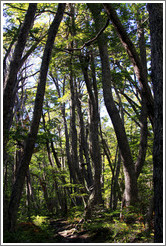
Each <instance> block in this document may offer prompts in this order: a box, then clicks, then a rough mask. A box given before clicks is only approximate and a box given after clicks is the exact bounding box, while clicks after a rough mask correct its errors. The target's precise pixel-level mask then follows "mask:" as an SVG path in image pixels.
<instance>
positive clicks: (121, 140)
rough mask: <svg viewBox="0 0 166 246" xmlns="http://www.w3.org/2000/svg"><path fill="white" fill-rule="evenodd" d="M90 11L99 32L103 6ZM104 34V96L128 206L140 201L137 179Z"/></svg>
mask: <svg viewBox="0 0 166 246" xmlns="http://www.w3.org/2000/svg"><path fill="white" fill-rule="evenodd" d="M88 6H89V8H90V10H91V11H92V14H93V18H94V20H95V27H96V30H97V32H98V31H99V30H100V29H99V28H101V24H102V23H103V19H102V17H101V15H100V12H101V6H100V5H95V6H94V5H93V4H88ZM105 40H106V39H105V36H104V34H101V35H100V36H99V38H98V46H99V52H100V57H101V65H102V84H103V96H104V101H105V105H106V108H107V111H108V113H109V115H110V118H111V120H112V123H113V126H114V129H115V132H116V136H117V140H118V144H119V148H120V151H121V155H122V159H123V164H124V174H125V191H124V204H126V205H127V206H129V205H132V204H134V203H135V202H136V201H137V200H138V190H137V178H136V173H135V167H134V162H133V159H132V155H131V151H130V147H129V143H128V140H127V136H126V132H125V128H124V125H123V122H122V120H121V118H120V115H119V112H118V110H117V108H116V105H115V103H114V99H113V95H112V91H111V89H110V87H111V72H110V65H109V57H108V51H107V43H106V41H105Z"/></svg>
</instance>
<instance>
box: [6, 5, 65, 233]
mask: <svg viewBox="0 0 166 246" xmlns="http://www.w3.org/2000/svg"><path fill="white" fill-rule="evenodd" d="M64 9H65V4H59V5H58V10H57V14H56V16H55V18H54V20H53V22H52V24H51V26H50V29H49V32H48V39H47V42H46V46H45V50H44V54H43V59H42V64H41V69H40V75H39V83H38V88H37V93H36V100H35V106H34V112H33V119H32V124H31V128H30V133H29V135H28V137H27V140H26V142H25V148H24V155H23V158H22V160H21V162H20V166H19V169H18V172H17V177H16V181H15V183H14V186H13V189H12V194H11V198H10V204H9V209H8V216H9V217H8V220H9V223H8V229H9V230H10V231H14V230H15V225H16V219H17V212H18V208H19V203H20V199H21V194H22V191H23V186H24V182H25V176H26V174H27V171H28V167H29V163H30V160H31V157H32V153H33V150H34V145H35V141H36V137H37V133H38V128H39V123H40V118H41V115H42V107H43V100H44V93H45V85H46V78H47V72H48V66H49V62H50V59H51V52H52V48H53V44H54V40H55V37H56V34H57V31H58V28H59V25H60V23H61V20H62V17H63V13H64Z"/></svg>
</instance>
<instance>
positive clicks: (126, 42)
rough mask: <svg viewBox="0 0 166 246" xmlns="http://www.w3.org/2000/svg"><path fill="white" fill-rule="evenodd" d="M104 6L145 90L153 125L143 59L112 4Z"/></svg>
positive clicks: (152, 112)
mask: <svg viewBox="0 0 166 246" xmlns="http://www.w3.org/2000/svg"><path fill="white" fill-rule="evenodd" d="M103 6H104V8H105V11H106V12H107V14H108V17H109V18H110V20H111V21H112V24H113V25H114V27H115V29H116V31H117V34H118V36H119V38H120V41H121V43H122V45H123V47H124V48H125V50H126V51H127V53H128V55H129V58H130V60H131V62H132V64H133V67H134V71H135V74H136V76H137V78H138V81H139V84H140V87H141V88H143V90H144V95H145V99H146V105H147V108H148V114H149V117H150V120H151V123H152V125H153V119H154V111H153V107H154V99H153V96H152V93H151V90H150V87H149V85H148V81H147V78H146V74H145V73H144V69H143V66H142V63H141V59H140V57H139V55H138V53H137V51H136V49H135V47H134V45H133V43H132V41H131V40H130V38H129V36H128V34H127V32H126V31H125V29H124V27H123V25H122V24H121V22H120V20H119V18H118V16H117V13H116V11H115V10H114V8H113V7H112V4H110V3H103Z"/></svg>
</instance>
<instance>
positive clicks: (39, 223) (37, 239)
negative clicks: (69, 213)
mask: <svg viewBox="0 0 166 246" xmlns="http://www.w3.org/2000/svg"><path fill="white" fill-rule="evenodd" d="M153 238H154V233H153V230H151V231H149V230H147V228H146V226H145V225H144V224H143V223H142V222H140V221H139V220H138V221H135V222H134V223H133V221H132V220H131V221H130V220H129V221H128V222H127V221H126V222H124V221H120V219H119V217H118V216H115V217H111V216H110V214H109V213H106V212H104V213H103V214H98V216H95V218H92V219H91V220H87V221H83V220H80V218H78V217H77V218H54V217H44V216H37V218H36V219H34V220H33V222H21V223H19V225H18V227H17V230H16V232H15V233H9V232H8V233H4V243H57V244H59V243H153Z"/></svg>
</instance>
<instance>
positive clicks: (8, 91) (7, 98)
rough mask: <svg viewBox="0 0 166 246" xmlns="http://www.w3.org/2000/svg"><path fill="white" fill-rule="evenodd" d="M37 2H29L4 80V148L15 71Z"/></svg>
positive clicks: (11, 108)
mask: <svg viewBox="0 0 166 246" xmlns="http://www.w3.org/2000/svg"><path fill="white" fill-rule="evenodd" d="M36 9H37V3H30V4H29V7H28V10H27V13H26V15H25V19H24V22H23V24H22V27H21V29H20V32H19V36H18V40H17V43H16V47H15V50H14V54H13V57H12V61H11V63H10V67H9V75H8V78H7V80H6V82H5V88H4V96H3V134H4V148H5V145H6V142H7V141H8V140H7V139H8V136H9V130H10V127H11V124H12V121H13V107H14V103H15V97H16V92H17V73H18V71H19V69H20V62H21V57H22V54H23V51H24V48H25V45H26V41H27V38H28V34H29V31H30V29H31V27H32V25H33V22H34V18H35V13H36Z"/></svg>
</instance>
